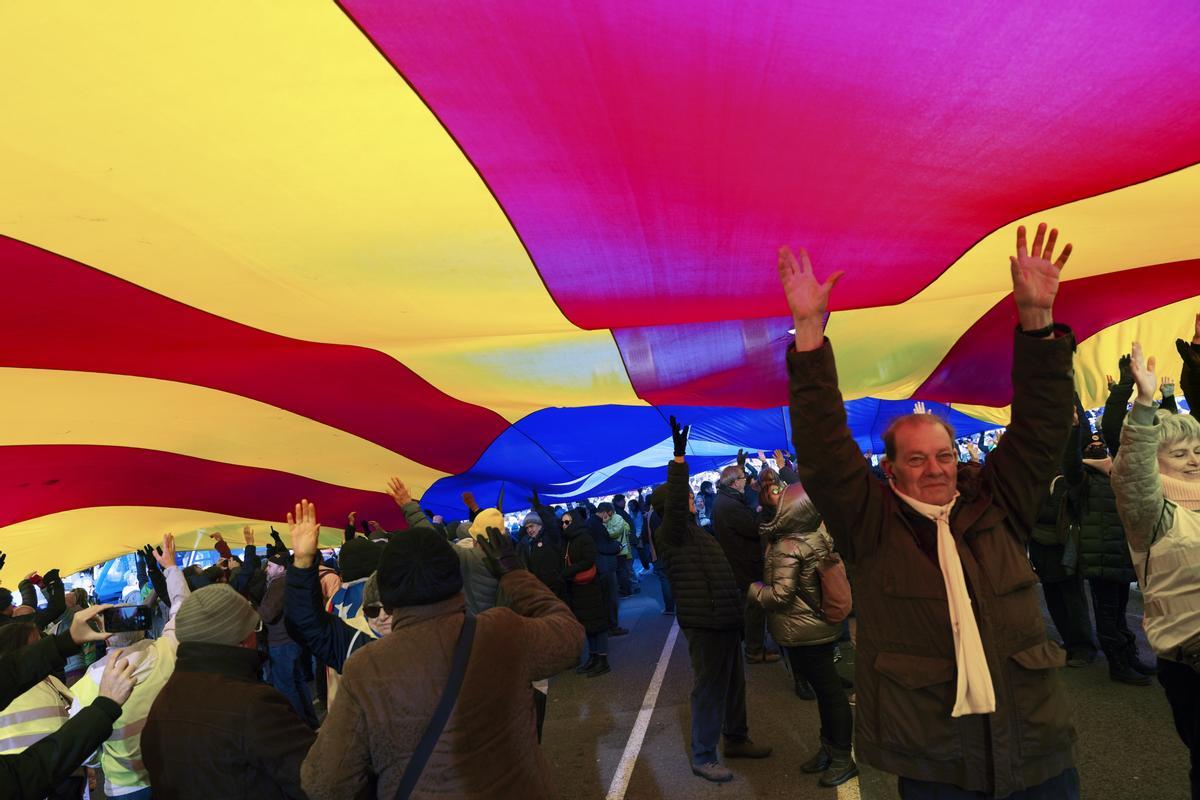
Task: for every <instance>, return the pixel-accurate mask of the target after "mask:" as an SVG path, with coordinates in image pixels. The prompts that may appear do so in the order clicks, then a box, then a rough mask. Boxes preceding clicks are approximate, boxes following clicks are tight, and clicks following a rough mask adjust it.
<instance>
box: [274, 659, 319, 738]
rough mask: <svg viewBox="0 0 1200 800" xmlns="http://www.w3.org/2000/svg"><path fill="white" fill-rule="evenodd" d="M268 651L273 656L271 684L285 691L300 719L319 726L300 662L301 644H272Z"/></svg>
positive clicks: (313, 725)
mask: <svg viewBox="0 0 1200 800" xmlns="http://www.w3.org/2000/svg"><path fill="white" fill-rule="evenodd" d="M268 652H269V653H270V656H271V685H272V686H274V687H275V688H276V689H278V690H279V691H280V692H282V693H283V696H284V697H286V698H287V699H288V702H289V703H291V704H292V708H294V709H296V713H297V714H298V715H299V716H300V719H302V720H304V721H305V722H306V723H308V724H309V725H310V726H311V727H313V728H315V727H317V715H316V713H314V712H313V707H312V697H310V696H309V694H308V684H307V683H305V682H304V672H303V667H302V666H301V664H300V645H298V644H296V643H295V642H288V643H287V644H278V645H271V646H270V647H269V648H268Z"/></svg>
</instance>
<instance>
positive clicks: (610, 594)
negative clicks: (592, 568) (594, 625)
mask: <svg viewBox="0 0 1200 800" xmlns="http://www.w3.org/2000/svg"><path fill="white" fill-rule="evenodd" d="M596 580H598V581H599V582H600V595H601V597H602V598H603V601H604V607H605V608H606V609H608V629H609V630H612V629H613V628H615V627H617V608H618V607H619V605H618V603H619V600H620V598H619V596H618V594H617V573H615V572H604V573H601V574H599V575H597V576H596Z"/></svg>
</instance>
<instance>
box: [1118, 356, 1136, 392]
mask: <svg viewBox="0 0 1200 800" xmlns="http://www.w3.org/2000/svg"><path fill="white" fill-rule="evenodd" d="M1117 376H1118V377H1119V378H1120V381H1119V383H1118V385H1120V386H1133V372H1132V371H1131V370H1130V369H1129V354H1128V353H1126V354H1125V355H1123V356H1121V357H1120V358H1119V359H1117Z"/></svg>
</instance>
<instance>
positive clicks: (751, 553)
mask: <svg viewBox="0 0 1200 800" xmlns="http://www.w3.org/2000/svg"><path fill="white" fill-rule="evenodd" d="M715 506H716V507H715V508H714V509H713V511H712V524H713V533H715V534H716V535H717V541H718V542H720V543H721V549H722V550H724V551H725V558H727V559H729V566H730V568H731V569H732V570H733V578H734V580H736V581H737V585H738V589H740V590H741V591H743V592H745V591H746V587H747V586H749V585H750V584H752V583H754V582H755V581H760V580H762V576H763V563H764V562H763V551H764V550H765V547H764V544H763V540H762V537H761V536H760V535H759V532H758V522H759V520H758V515H757V514H756V513H754V509H752V508H750V506H749V504H748V503H747V502H746V498H745V496H743V495H742V494H741V493H740V492H736V491H734V490H733V489H731V488H729V487H728V486H722V487H721V489H720V491H718V492H717V499H716V503H715Z"/></svg>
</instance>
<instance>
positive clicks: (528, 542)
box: [517, 526, 563, 597]
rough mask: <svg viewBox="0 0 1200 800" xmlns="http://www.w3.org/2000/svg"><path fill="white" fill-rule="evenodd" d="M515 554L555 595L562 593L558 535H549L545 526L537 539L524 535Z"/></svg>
mask: <svg viewBox="0 0 1200 800" xmlns="http://www.w3.org/2000/svg"><path fill="white" fill-rule="evenodd" d="M517 556H518V557H519V558H520V559H521V563H522V564H523V565H524V566H525V569H527V570H529V571H530V572H532V573H533V575H534V577H535V578H537V579H538V580H539V581H541V582H542V583H544V584H545V585H546V588H547V589H549V590H550V591H552V592H554V594H555V595H557V596H559V597H562V595H563V579H562V569H563V550H562V547H561V546H560V545H559V544H558V537H553V538H552V537H551V534H550V533H548V532H546V530H545V526H543V528H542V534H541V535H540V536H538V538H537V539H533V538H531V537H528V536H526V537H525V538H524V539H522V540H521V543H520V544H519V545H517Z"/></svg>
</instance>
